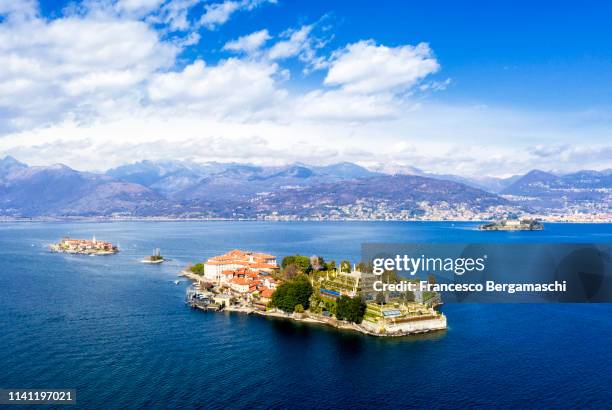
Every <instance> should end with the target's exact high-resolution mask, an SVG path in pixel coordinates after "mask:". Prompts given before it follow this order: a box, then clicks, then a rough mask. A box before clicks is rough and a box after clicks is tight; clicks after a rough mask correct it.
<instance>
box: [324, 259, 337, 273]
mask: <svg viewBox="0 0 612 410" xmlns="http://www.w3.org/2000/svg"><path fill="white" fill-rule="evenodd" d="M325 269H326V270H329V271H332V270H336V261H335V260H331V261H329V262H327V263H326V264H325Z"/></svg>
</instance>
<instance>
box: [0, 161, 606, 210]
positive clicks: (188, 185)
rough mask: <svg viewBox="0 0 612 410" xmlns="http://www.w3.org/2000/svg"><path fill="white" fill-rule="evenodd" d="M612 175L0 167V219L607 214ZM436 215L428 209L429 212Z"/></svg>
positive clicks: (161, 164)
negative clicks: (96, 170) (574, 210)
mask: <svg viewBox="0 0 612 410" xmlns="http://www.w3.org/2000/svg"><path fill="white" fill-rule="evenodd" d="M611 186H612V171H611V170H606V171H601V172H598V171H580V172H577V173H573V174H566V175H555V174H552V173H548V172H543V171H537V170H534V171H531V172H529V173H527V174H525V175H517V176H514V177H511V178H485V177H483V178H478V179H470V178H465V177H462V176H457V175H439V174H432V173H427V172H423V171H421V170H418V169H417V168H411V169H410V170H409V173H406V174H400V173H397V174H394V175H389V174H384V173H381V172H375V171H371V170H368V169H366V168H364V167H361V166H359V165H356V164H353V163H348V162H343V163H338V164H332V165H327V166H311V165H306V164H290V165H284V166H257V165H250V164H240V163H219V162H208V163H195V162H186V161H140V162H136V163H133V164H128V165H123V166H120V167H117V168H113V169H110V170H108V171H107V172H106V173H104V174H100V173H91V172H81V171H77V170H74V169H72V168H69V167H67V166H65V165H61V164H58V165H51V166H28V165H26V164H24V163H22V162H19V161H17V160H16V159H14V158H12V157H5V158H4V159H0V216H4V217H41V216H50V217H89V216H135V217H146V216H167V217H179V218H180V217H222V218H255V217H256V218H260V217H267V216H291V217H298V218H303V217H323V218H325V217H329V216H334V217H339V218H351V217H359V218H364V219H370V218H375V219H377V218H379V217H388V216H389V215H391V216H394V215H395V216H397V215H404V216H409V217H418V216H423V215H425V216H427V212H431V210H432V209H433V210H440V212H447V211H448V212H451V211H452V212H472V213H482V212H485V211H486V210H487V209H489V210H490V209H491V208H492V207H493V208H494V207H501V209H508V210H510V211H519V212H520V211H522V210H529V211H533V210H539V211H542V210H550V209H556V210H559V209H566V208H570V207H581V208H584V209H598V210H599V211H601V210H602V209H603V210H604V212H609V203H610V191H611ZM436 212H437V211H436Z"/></svg>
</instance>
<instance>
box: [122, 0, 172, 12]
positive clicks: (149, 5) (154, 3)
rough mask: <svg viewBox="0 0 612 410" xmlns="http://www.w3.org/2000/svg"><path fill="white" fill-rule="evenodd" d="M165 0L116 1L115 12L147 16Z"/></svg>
mask: <svg viewBox="0 0 612 410" xmlns="http://www.w3.org/2000/svg"><path fill="white" fill-rule="evenodd" d="M164 1H165V0H118V1H117V6H116V7H117V10H119V11H123V12H129V13H139V14H147V13H150V12H152V11H154V10H157V9H158V8H159V6H161V4H162V3H163V2H164Z"/></svg>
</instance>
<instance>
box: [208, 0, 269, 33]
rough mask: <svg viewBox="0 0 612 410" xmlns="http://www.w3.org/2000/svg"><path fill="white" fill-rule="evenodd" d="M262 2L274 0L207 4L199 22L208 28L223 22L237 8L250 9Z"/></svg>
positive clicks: (240, 0)
mask: <svg viewBox="0 0 612 410" xmlns="http://www.w3.org/2000/svg"><path fill="white" fill-rule="evenodd" d="M264 3H276V0H225V1H224V2H221V3H213V4H207V5H206V6H204V7H205V12H204V14H203V15H202V17H201V18H200V24H201V25H202V26H204V27H206V28H208V29H209V30H213V29H215V28H216V27H218V26H220V25H222V24H225V23H226V22H227V21H228V20H229V18H230V17H231V15H232V14H234V13H235V12H236V11H239V10H246V11H250V10H253V9H255V8H257V7H259V6H260V5H262V4H264Z"/></svg>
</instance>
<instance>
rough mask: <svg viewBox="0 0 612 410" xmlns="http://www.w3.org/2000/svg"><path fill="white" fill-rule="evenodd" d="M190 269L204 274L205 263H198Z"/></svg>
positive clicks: (197, 273) (198, 273)
mask: <svg viewBox="0 0 612 410" xmlns="http://www.w3.org/2000/svg"><path fill="white" fill-rule="evenodd" d="M190 269H191V271H192V272H193V273H195V274H196V275H204V265H203V264H201V263H196V264H195V265H193V266H192V267H191V268H190Z"/></svg>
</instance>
